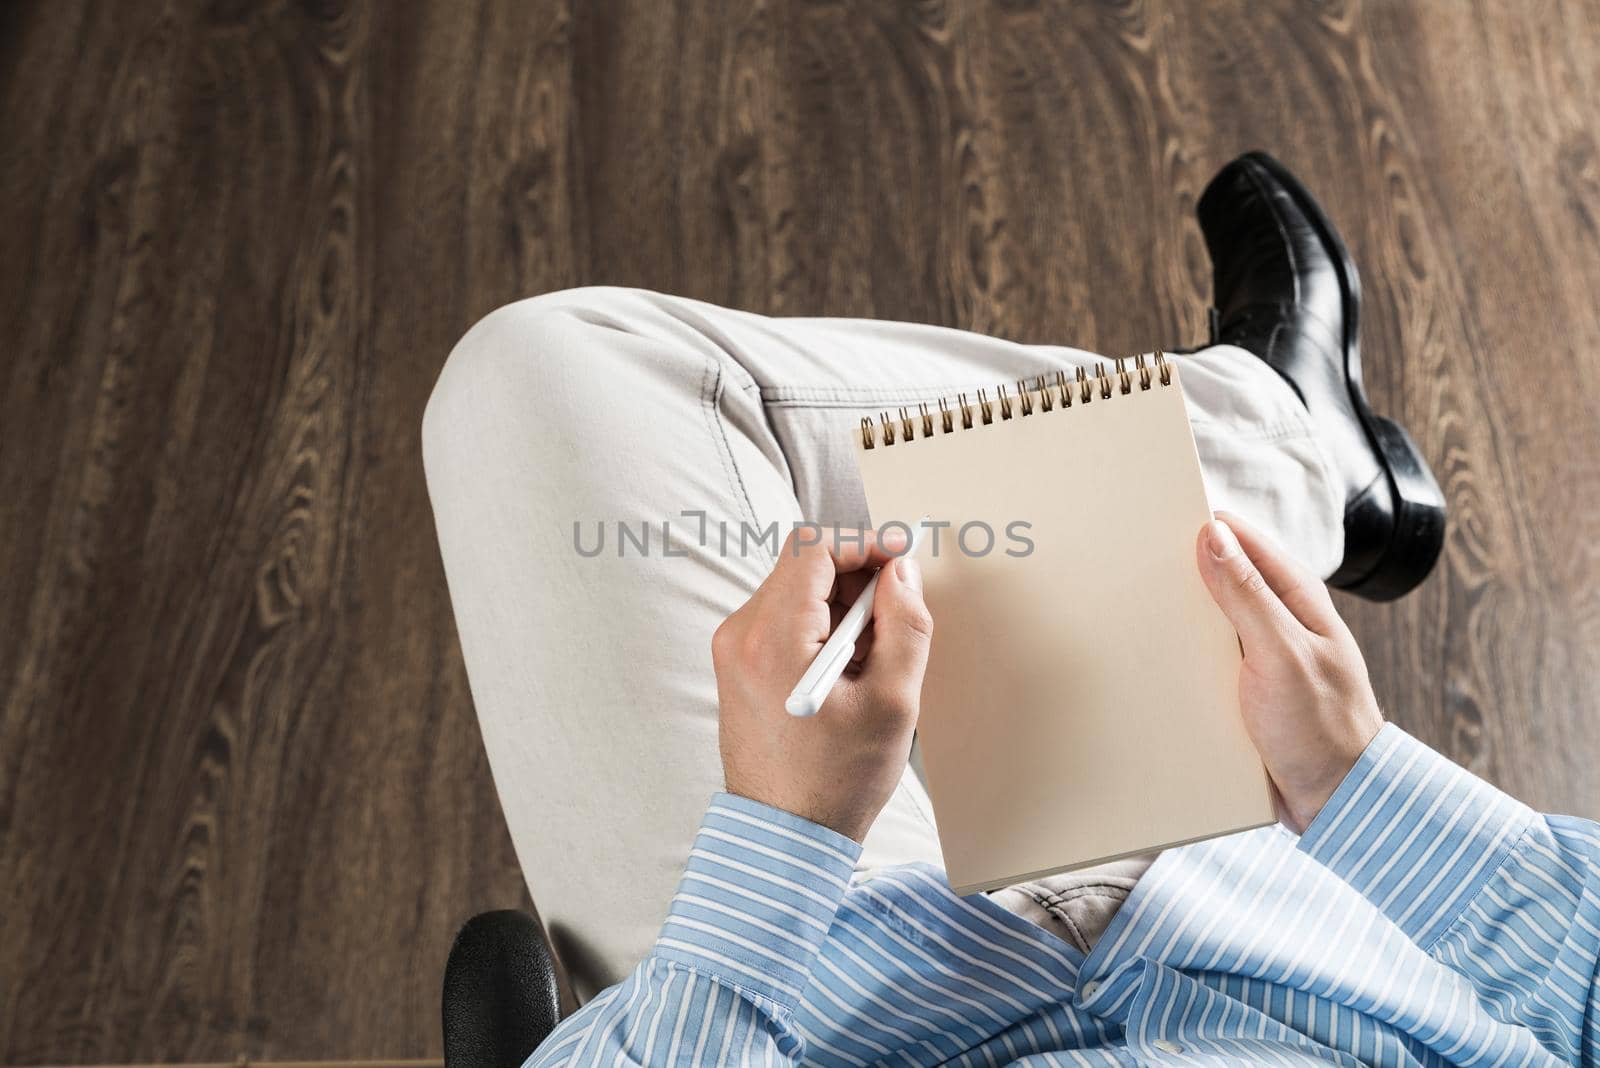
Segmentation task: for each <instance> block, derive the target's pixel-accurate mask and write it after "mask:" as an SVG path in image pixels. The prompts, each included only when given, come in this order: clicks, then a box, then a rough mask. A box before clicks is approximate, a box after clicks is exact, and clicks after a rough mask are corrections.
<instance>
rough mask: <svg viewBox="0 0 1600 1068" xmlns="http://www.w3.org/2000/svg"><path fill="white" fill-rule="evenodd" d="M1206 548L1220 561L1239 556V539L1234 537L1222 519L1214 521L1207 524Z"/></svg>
mask: <svg viewBox="0 0 1600 1068" xmlns="http://www.w3.org/2000/svg"><path fill="white" fill-rule="evenodd" d="M1206 547H1207V548H1208V549H1210V550H1211V555H1212V556H1214V557H1216V558H1217V559H1218V560H1227V559H1228V558H1230V557H1233V556H1237V555H1239V539H1238V538H1236V537H1234V534H1233V531H1232V530H1230V529H1229V528H1228V524H1226V523H1224V522H1223V521H1222V520H1220V519H1213V520H1212V521H1211V522H1209V523H1207V524H1206Z"/></svg>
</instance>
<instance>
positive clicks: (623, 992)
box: [526, 794, 861, 1068]
mask: <svg viewBox="0 0 1600 1068" xmlns="http://www.w3.org/2000/svg"><path fill="white" fill-rule="evenodd" d="M860 855H861V847H860V846H859V845H857V844H856V843H855V842H853V841H851V840H850V839H848V838H845V837H844V836H843V835H839V834H836V833H834V832H833V831H830V830H828V829H827V828H825V827H820V826H818V825H817V824H814V823H811V822H810V821H808V820H805V819H802V818H800V817H798V816H794V815H792V814H790V813H787V812H783V811H781V810H779V809H775V808H772V807H770V806H767V805H763V804H760V803H759V802H755V801H751V800H749V799H747V798H742V797H736V796H734V795H732V794H718V795H716V797H714V798H713V799H712V802H711V805H710V807H709V808H708V809H707V811H706V815H705V818H704V819H703V820H702V821H701V824H700V831H699V833H698V834H697V835H696V837H695V841H694V846H693V848H692V849H691V850H690V853H689V863H688V866H687V869H686V870H685V872H684V874H683V878H682V880H681V881H680V882H679V884H678V890H677V893H676V895H675V896H674V897H673V901H672V908H671V911H670V913H669V914H668V916H667V920H666V923H665V924H663V926H662V929H661V934H660V937H659V938H657V940H656V944H655V946H654V947H653V948H652V950H651V952H650V953H649V955H647V956H646V957H645V959H644V960H643V961H641V962H640V964H639V966H638V967H637V968H636V969H634V971H633V973H632V974H631V975H630V976H629V977H628V978H627V979H626V980H624V981H623V982H621V983H619V984H618V985H616V986H614V987H611V988H610V989H608V990H606V991H604V992H602V993H601V994H600V995H599V996H598V997H596V998H595V999H594V1000H593V1001H591V1002H590V1003H589V1004H587V1005H585V1006H584V1007H583V1008H582V1009H581V1010H579V1011H578V1012H577V1013H574V1014H573V1015H572V1016H570V1017H568V1018H567V1019H566V1020H563V1021H562V1023H561V1025H560V1026H559V1027H557V1028H556V1030H555V1031H554V1032H553V1033H552V1034H551V1036H550V1037H549V1038H548V1039H547V1040H546V1041H545V1043H544V1044H543V1045H542V1046H540V1047H539V1049H538V1051H536V1052H535V1053H534V1054H533V1056H531V1057H530V1058H529V1059H528V1061H527V1063H526V1068H546V1066H554V1065H567V1064H583V1065H588V1064H594V1063H606V1064H612V1063H616V1064H626V1065H652V1064H668V1063H670V1064H683V1065H698V1064H707V1065H722V1064H743V1063H752V1062H754V1063H765V1062H766V1061H768V1060H769V1059H771V1060H775V1061H777V1062H779V1063H790V1062H793V1061H798V1060H799V1059H800V1057H801V1055H802V1053H803V1052H804V1045H803V1043H802V1041H801V1040H800V1037H799V1036H798V1035H797V1034H796V1033H795V1032H794V1031H793V1030H792V1029H791V1027H790V1020H791V1017H792V1015H793V1012H794V1009H795V1007H796V1006H797V1005H798V1004H799V1002H800V998H801V995H802V994H803V993H804V991H805V988H806V986H807V985H808V984H809V982H810V976H811V969H812V967H813V966H814V965H815V963H816V958H817V953H818V951H819V949H820V948H821V946H822V943H823V942H824V941H825V940H826V939H827V937H828V930H829V928H830V927H831V926H832V924H833V920H834V916H835V915H836V914H837V912H838V910H839V904H840V902H841V901H843V899H844V894H845V891H846V890H847V889H848V888H849V884H850V875H851V872H852V871H853V870H854V868H855V861H856V859H857V858H858V857H859V856H860Z"/></svg>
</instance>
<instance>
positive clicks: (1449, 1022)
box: [527, 726, 1600, 1068]
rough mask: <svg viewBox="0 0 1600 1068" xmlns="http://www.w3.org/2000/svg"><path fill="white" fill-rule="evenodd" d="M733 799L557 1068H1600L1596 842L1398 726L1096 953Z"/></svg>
mask: <svg viewBox="0 0 1600 1068" xmlns="http://www.w3.org/2000/svg"><path fill="white" fill-rule="evenodd" d="M859 853H860V848H859V847H858V846H857V845H856V844H855V843H853V842H851V841H850V840H848V839H846V838H843V837H841V836H839V835H837V834H834V833H833V832H831V831H828V830H826V829H824V828H821V827H818V826H816V825H815V824H812V823H809V822H807V821H805V820H802V819H800V818H798V817H795V816H792V815H789V814H788V813H784V812H780V811H778V810H775V809H772V808H769V807H767V806H764V805H761V804H757V803H755V802H752V801H749V800H746V799H743V798H739V797H733V796H729V795H725V794H724V795H719V796H718V797H717V798H715V799H714V800H713V802H712V804H711V806H710V809H709V811H708V812H707V813H706V816H705V820H704V822H703V823H702V825H701V829H700V832H699V835H698V836H697V838H696V840H695V844H694V848H693V851H692V852H691V854H690V857H689V863H688V868H687V871H686V872H685V873H684V876H683V881H682V883H681V884H680V886H679V889H678V892H677V895H676V897H675V898H674V900H673V904H672V910H671V914H670V916H669V918H668V919H667V921H666V923H665V925H664V926H663V928H662V931H661V936H660V939H659V940H658V941H657V943H656V945H655V947H654V949H653V950H652V951H651V953H650V954H649V955H648V956H647V957H646V958H645V959H644V961H643V962H641V963H640V965H639V967H638V968H637V969H636V970H635V971H634V972H633V973H632V975H631V976H630V977H629V978H628V979H627V980H625V981H624V982H622V983H620V984H618V985H617V986H614V987H612V988H611V989H609V990H607V991H605V992H604V993H602V994H601V995H600V996H599V997H597V998H596V999H595V1000H594V1001H592V1002H591V1003H590V1004H588V1005H586V1006H585V1007H584V1008H583V1009H582V1010H580V1011H579V1012H578V1013H576V1014H575V1015H573V1016H572V1017H570V1018H568V1019H567V1020H565V1021H563V1022H562V1024H561V1026H560V1027H558V1028H557V1029H556V1031H555V1032H554V1033H553V1034H552V1035H551V1036H550V1038H549V1039H548V1040H547V1041H546V1042H545V1044H544V1045H543V1046H541V1047H540V1049H539V1050H538V1051H537V1052H536V1053H535V1054H534V1055H533V1056H532V1057H530V1058H529V1060H528V1062H527V1064H528V1068H538V1066H543V1065H561V1064H579V1065H591V1064H606V1065H611V1064H648V1065H656V1064H675V1065H699V1064H706V1065H730V1064H787V1063H790V1062H802V1061H803V1062H805V1063H807V1064H811V1063H815V1064H826V1065H835V1064H837V1065H869V1064H892V1065H922V1064H956V1065H990V1066H996V1065H1007V1064H1028V1065H1050V1064H1152V1063H1158V1064H1232V1065H1237V1064H1280V1065H1281V1064H1308V1063H1315V1064H1330V1063H1331V1064H1340V1065H1356V1064H1379V1065H1484V1066H1491V1065H1493V1066H1503V1065H1529V1064H1536V1065H1557V1064H1596V1063H1600V977H1597V964H1596V961H1597V957H1600V828H1597V827H1596V825H1595V824H1593V823H1589V822H1587V821H1584V820H1579V819H1573V818H1568V817H1561V816H1540V815H1538V814H1536V813H1534V812H1533V811H1531V810H1530V809H1528V808H1527V807H1526V806H1524V805H1522V804H1519V803H1518V802H1517V801H1515V800H1513V799H1512V798H1510V797H1507V796H1506V795H1505V794H1502V793H1500V792H1499V791H1498V790H1496V789H1494V788H1493V787H1491V786H1489V785H1488V784H1487V783H1485V782H1483V781H1482V780H1480V779H1477V778H1475V777H1474V776H1472V775H1471V774H1469V773H1468V772H1466V771H1464V770H1463V769H1461V768H1459V767H1457V766H1456V765H1454V764H1452V763H1450V762H1449V761H1448V760H1446V759H1444V758H1443V757H1441V756H1439V755H1438V754H1436V753H1434V752H1433V751H1432V750H1430V749H1428V748H1427V747H1426V746H1424V745H1422V744H1421V743H1420V742H1417V741H1415V740H1414V739H1412V738H1411V737H1410V736H1408V735H1406V734H1405V733H1404V732H1402V731H1400V730H1399V729H1398V728H1395V727H1393V726H1389V727H1386V728H1384V730H1383V731H1382V732H1381V733H1380V734H1379V735H1378V737H1377V738H1376V739H1375V740H1374V741H1373V742H1372V744H1371V745H1370V746H1369V747H1368V748H1367V751H1366V752H1365V753H1364V754H1363V755H1362V757H1361V759H1360V761H1359V762H1358V763H1357V765H1356V767H1355V768H1354V770H1353V771H1352V772H1351V773H1350V775H1349V776H1348V777H1347V778H1346V780H1345V781H1344V783H1343V784H1342V785H1341V786H1340V788H1339V790H1338V791H1337V792H1336V793H1335V794H1334V796H1333V798H1332V799H1331V800H1330V801H1329V803H1328V804H1327V806H1326V807H1325V808H1324V809H1323V811H1322V813H1321V814H1320V815H1319V816H1318V817H1317V819H1316V821H1315V822H1314V823H1313V824H1312V826H1311V827H1310V828H1308V829H1307V831H1306V833H1305V834H1304V835H1303V836H1301V837H1299V838H1296V837H1294V836H1293V835H1291V834H1289V833H1288V832H1287V831H1285V830H1283V829H1281V828H1268V829H1264V830H1258V831H1251V832H1247V833H1244V834H1238V835H1233V836H1230V837H1228V838H1222V839H1217V840H1215V841H1211V842H1206V843H1202V844H1199V845H1194V846H1187V847H1184V848H1181V849H1172V850H1168V851H1167V852H1166V853H1164V854H1162V856H1161V857H1160V859H1159V860H1157V861H1156V863H1155V864H1154V865H1153V866H1152V867H1151V868H1150V869H1149V870H1148V871H1147V872H1146V873H1145V875H1144V876H1143V877H1142V878H1141V879H1140V880H1139V882H1138V885H1137V886H1136V887H1135V888H1134V891H1133V893H1132V894H1131V895H1130V896H1129V898H1128V900H1127V901H1126V902H1124V903H1123V905H1122V907H1121V909H1120V911H1119V912H1118V913H1117V915H1116V917H1115V918H1114V919H1113V920H1112V922H1111V926H1110V927H1109V928H1108V929H1107V930H1106V932H1105V934H1104V935H1103V936H1102V937H1101V939H1100V941H1099V943H1098V944H1097V945H1096V946H1095V948H1094V952H1092V953H1090V954H1089V955H1088V956H1087V957H1085V956H1084V955H1083V954H1082V953H1080V952H1079V951H1078V950H1077V949H1075V948H1074V947H1072V946H1070V945H1068V944H1067V943H1065V942H1062V941H1060V940H1059V939H1057V938H1055V937H1054V936H1053V935H1051V934H1049V933H1048V932H1046V931H1044V930H1042V929H1041V928H1038V927H1036V926H1034V925H1033V924H1031V923H1029V922H1027V921H1026V920H1023V919H1021V918H1019V917H1016V916H1014V915H1012V914H1011V913H1009V912H1007V911H1006V910H1005V909H1003V908H1001V907H999V906H998V905H996V904H994V903H993V902H991V901H989V900H988V899H987V898H986V897H984V896H982V895H977V896H973V897H969V898H962V897H957V896H956V895H955V894H953V893H951V891H950V888H949V886H948V884H947V883H946V882H945V879H944V875H943V873H942V872H940V871H939V870H938V869H936V868H933V867H929V866H912V867H904V868H894V869H890V870H888V871H886V872H880V873H877V874H874V875H872V876H871V877H869V878H860V879H857V880H855V881H852V869H853V865H854V862H855V860H856V858H857V857H858V855H859Z"/></svg>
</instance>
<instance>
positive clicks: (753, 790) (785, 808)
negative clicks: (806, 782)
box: [723, 778, 872, 845]
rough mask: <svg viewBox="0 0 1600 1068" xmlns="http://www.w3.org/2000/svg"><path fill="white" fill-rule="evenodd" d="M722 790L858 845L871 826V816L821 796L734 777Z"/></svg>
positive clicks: (727, 780) (726, 782) (729, 779)
mask: <svg viewBox="0 0 1600 1068" xmlns="http://www.w3.org/2000/svg"><path fill="white" fill-rule="evenodd" d="M723 789H724V790H726V791H727V792H728V793H729V794H731V795H733V796H734V797H740V798H743V799H745V800H747V801H754V802H755V803H756V804H758V805H765V806H766V807H767V808H770V809H775V810H777V811H779V812H782V813H784V814H786V815H789V816H793V817H795V818H796V819H800V820H804V821H806V822H807V823H810V824H814V825H815V826H817V827H820V828H821V829H823V830H825V831H828V832H830V833H833V834H837V835H840V836H841V837H844V838H848V839H850V841H852V842H854V843H856V844H857V845H859V844H860V843H861V842H862V840H863V839H865V838H866V836H867V831H868V830H869V829H870V828H871V826H872V819H871V817H866V818H862V817H861V816H860V814H858V813H854V812H851V811H849V810H848V809H844V808H841V807H840V806H837V805H830V804H829V803H827V802H826V801H824V800H822V799H821V798H817V797H808V796H806V795H804V794H800V793H796V792H794V791H792V790H781V789H771V788H763V787H761V786H756V785H754V784H749V785H747V784H743V783H740V782H739V781H738V780H736V779H734V778H728V779H726V781H725V782H724V785H723Z"/></svg>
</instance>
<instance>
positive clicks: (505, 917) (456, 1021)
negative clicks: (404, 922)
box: [441, 909, 564, 1068]
mask: <svg viewBox="0 0 1600 1068" xmlns="http://www.w3.org/2000/svg"><path fill="white" fill-rule="evenodd" d="M563 985H564V983H563V976H562V973H561V966H560V965H559V964H558V963H557V961H556V958H555V955H554V954H553V953H552V952H551V950H550V943H549V940H548V939H546V937H545V933H544V928H543V927H542V926H541V925H540V923H539V921H538V920H536V919H534V918H533V917H532V916H530V915H528V914H527V913H526V912H520V911H518V910H516V909H501V910H499V911H496V912H482V913H479V914H478V915H476V916H474V917H472V919H470V920H468V921H467V922H466V923H465V924H463V925H462V927H461V930H460V931H459V932H458V933H457V934H456V940H455V944H454V945H452V946H451V947H450V959H449V961H448V962H447V963H446V964H445V968H444V997H443V999H442V1004H441V1010H442V1013H441V1014H442V1015H443V1017H444V1063H445V1068H518V1066H519V1065H521V1064H522V1062H523V1061H525V1060H527V1059H528V1055H529V1054H531V1053H532V1052H533V1051H534V1050H535V1049H538V1048H539V1043H541V1042H543V1041H544V1040H545V1039H546V1038H547V1037H549V1035H550V1032H551V1031H553V1030H555V1027H556V1024H558V1023H560V1022H561V1008H562V997H561V991H562V986H563Z"/></svg>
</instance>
